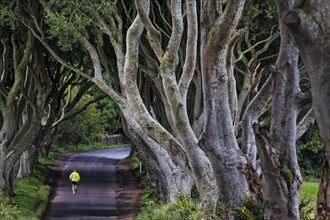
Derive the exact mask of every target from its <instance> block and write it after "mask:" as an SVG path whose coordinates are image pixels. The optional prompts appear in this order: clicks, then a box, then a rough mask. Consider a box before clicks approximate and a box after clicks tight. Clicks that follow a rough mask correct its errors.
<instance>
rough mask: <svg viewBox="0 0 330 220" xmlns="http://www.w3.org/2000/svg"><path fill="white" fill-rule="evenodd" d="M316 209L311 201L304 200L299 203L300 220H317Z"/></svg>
mask: <svg viewBox="0 0 330 220" xmlns="http://www.w3.org/2000/svg"><path fill="white" fill-rule="evenodd" d="M315 207H316V205H313V203H312V202H311V200H308V199H305V198H302V199H300V203H299V214H300V220H313V219H314V218H315Z"/></svg>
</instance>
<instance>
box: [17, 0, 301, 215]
mask: <svg viewBox="0 0 330 220" xmlns="http://www.w3.org/2000/svg"><path fill="white" fill-rule="evenodd" d="M31 2H33V3H34V4H36V5H39V4H40V5H39V6H40V8H42V10H43V13H40V10H39V8H35V7H31V5H30V4H31ZM31 2H25V3H24V4H25V6H26V7H24V9H26V10H27V11H26V13H25V14H24V15H25V17H24V21H22V22H23V23H24V25H25V26H26V27H27V28H28V29H29V31H30V32H31V33H32V34H33V36H34V37H35V38H36V39H37V40H38V41H39V42H40V43H41V44H42V45H43V46H44V47H45V48H46V49H47V50H48V52H49V53H50V54H51V55H52V56H53V57H54V59H56V60H57V61H58V62H59V63H60V64H61V65H63V68H64V67H65V68H67V69H68V70H70V71H72V72H74V73H76V74H78V75H79V76H82V77H84V78H85V79H87V80H88V81H89V82H92V83H94V84H95V85H97V86H98V87H99V88H100V89H101V90H102V91H103V92H104V93H105V94H107V95H108V96H110V97H111V98H112V99H113V100H114V101H115V102H116V103H117V104H118V106H119V108H120V110H121V114H122V116H123V118H122V120H123V127H124V130H125V132H126V135H127V136H128V137H129V138H130V139H131V141H132V143H134V144H135V145H136V147H137V148H138V155H139V157H140V159H141V160H142V161H143V162H144V163H145V164H146V166H147V168H148V174H149V176H150V177H151V178H153V180H154V181H153V182H154V183H156V187H157V191H158V192H159V194H160V197H161V198H162V199H163V201H165V202H166V201H175V199H176V195H177V194H178V193H182V192H183V193H187V194H190V193H191V189H192V187H193V185H195V186H196V188H197V190H198V192H199V196H200V198H201V205H202V206H201V207H202V210H203V212H204V214H205V216H209V215H212V214H213V213H214V211H215V209H216V206H217V205H218V204H219V203H218V202H220V203H221V205H222V206H223V208H224V210H225V217H226V218H227V219H230V218H232V217H233V208H234V207H236V206H240V205H241V204H242V202H243V201H244V195H245V194H253V193H258V192H256V191H257V190H251V189H253V188H254V187H255V186H254V185H253V184H256V183H255V182H254V179H255V177H256V176H257V175H255V171H254V169H255V168H256V159H257V156H256V146H258V153H259V156H260V158H261V166H262V169H263V171H265V173H266V174H265V178H263V182H262V184H263V189H264V195H263V196H264V199H265V201H269V205H266V206H265V207H266V213H267V216H268V217H269V218H276V216H277V217H283V218H299V214H297V210H298V201H299V200H298V198H299V197H298V194H297V192H298V190H299V185H300V173H299V169H298V167H297V161H296V155H295V140H296V123H297V122H296V118H297V114H298V108H299V101H298V100H299V99H300V98H301V97H300V96H303V95H302V94H301V92H300V91H299V87H298V86H297V84H298V82H299V72H298V69H297V68H298V67H297V61H298V51H297V49H296V48H295V47H294V45H293V44H292V42H291V41H290V40H289V39H288V36H287V32H286V31H285V30H284V29H283V26H282V25H281V34H282V35H283V39H282V45H281V51H280V55H279V57H278V61H277V62H276V65H275V67H276V68H273V69H272V68H268V69H266V68H265V66H263V64H260V62H258V57H259V56H260V55H261V54H262V53H263V51H264V50H266V49H267V48H268V46H269V44H270V43H271V42H272V41H273V40H275V39H276V37H277V35H278V34H276V32H274V33H273V32H271V34H270V35H269V38H266V39H267V40H265V41H264V47H263V48H262V49H260V50H258V49H257V46H258V45H261V42H260V43H255V44H251V41H252V40H251V39H249V36H250V35H248V34H247V33H249V31H248V30H246V29H241V30H238V31H237V26H238V23H239V20H240V17H241V15H242V12H243V8H244V4H245V1H244V0H233V1H214V0H209V1H202V2H199V1H193V0H186V1H165V2H164V1H151V2H149V1H142V0H136V1H135V5H133V4H131V2H129V3H128V2H124V1H115V2H104V1H93V2H88V1H81V2H79V1H74V2H70V3H68V2H67V1H60V0H49V1H44V0H38V1H31ZM198 9H200V11H198ZM40 15H42V17H40ZM243 36H244V40H245V42H246V44H247V48H248V49H246V50H245V51H242V50H241V49H242V48H240V44H242V41H241V39H242V37H243ZM237 42H238V44H236V43H237ZM236 45H237V46H236ZM78 48H79V49H81V48H82V50H78ZM235 48H236V49H237V54H236V55H238V57H237V59H235V58H236V57H235V54H234V53H233V51H234V49H235ZM66 51H70V54H71V56H70V57H75V56H78V54H79V53H81V54H83V57H84V58H83V59H82V63H83V65H78V64H77V62H73V61H72V60H71V59H68V57H67V56H66V54H67V53H65V52H66ZM248 52H251V56H250V55H247V53H248ZM78 57H80V56H78ZM249 58H250V60H248V59H249ZM240 60H243V63H244V64H245V65H246V73H245V75H246V77H244V83H241V81H239V80H237V78H236V77H237V75H236V74H235V73H236V72H237V71H238V72H239V67H238V65H237V62H239V61H240ZM247 60H248V61H247ZM286 62H288V64H287V63H286ZM269 70H271V71H272V72H273V73H272V74H271V75H270V76H268V75H269ZM235 71H236V72H235ZM243 72H244V71H243ZM260 73H263V74H260ZM258 74H259V75H258ZM261 75H262V77H261ZM241 78H242V77H241ZM242 81H243V80H242ZM236 82H239V85H242V84H243V85H244V86H242V87H240V86H237V84H236ZM263 83H264V84H263ZM272 84H273V85H274V86H273V87H272ZM271 92H273V95H271ZM249 95H251V96H249ZM270 100H272V103H273V107H274V106H275V107H274V108H273V109H272V110H271V111H268V112H271V113H272V116H271V126H270V128H269V129H270V136H269V138H268V137H267V135H265V134H264V133H263V132H264V131H265V128H264V127H262V128H261V129H258V126H256V130H255V131H256V133H257V141H256V140H255V136H254V133H253V130H252V125H253V124H254V123H255V122H257V121H258V118H259V117H260V115H261V114H263V110H264V108H265V107H269V106H271V104H270ZM283 109H285V110H286V111H283ZM271 113H270V114H271ZM286 113H287V114H286ZM242 120H243V121H242ZM278 122H282V123H281V124H277V123H278ZM241 124H242V130H240V129H241V128H240V125H241ZM241 132H242V133H243V136H242V142H241V144H239V142H238V139H239V138H240V134H241ZM278 137H281V138H278ZM256 144H257V145H256ZM267 144H269V145H270V146H271V148H268V147H267V146H268V145H267ZM267 149H271V151H269V150H267ZM273 152H274V153H275V155H270V153H273ZM267 172H268V173H267ZM269 172H270V173H276V174H279V176H278V178H277V179H276V178H274V177H273V176H272V175H268V174H269ZM155 177H158V179H157V178H155ZM156 179H157V180H156ZM272 184H274V187H276V191H275V192H277V193H279V194H280V195H281V197H280V198H281V200H280V202H276V201H274V199H275V197H274V195H273V194H272V193H273V192H272V191H269V190H268V189H270V188H267V187H269V186H270V185H272ZM256 185H257V184H256ZM254 191H255V192H254ZM270 204H275V205H276V207H275V209H273V208H272V207H271V205H270ZM279 207H280V208H281V210H282V209H283V210H284V211H283V215H280V216H278V215H279V213H276V212H278V209H279Z"/></svg>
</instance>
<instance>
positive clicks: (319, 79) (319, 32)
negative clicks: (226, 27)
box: [278, 0, 330, 219]
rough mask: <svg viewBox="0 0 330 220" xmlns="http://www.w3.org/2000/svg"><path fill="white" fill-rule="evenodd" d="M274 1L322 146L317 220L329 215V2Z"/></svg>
mask: <svg viewBox="0 0 330 220" xmlns="http://www.w3.org/2000/svg"><path fill="white" fill-rule="evenodd" d="M286 2H287V1H283V2H282V1H278V6H279V7H282V8H283V11H284V13H283V14H281V20H282V21H283V22H284V24H285V25H286V27H287V29H288V30H289V33H290V34H291V36H292V38H293V39H294V41H295V42H296V44H297V46H298V48H299V50H300V53H301V57H302V60H303V62H304V64H305V66H306V70H307V73H308V76H309V79H310V82H311V88H312V102H313V108H314V111H315V116H316V121H317V123H318V127H319V129H320V136H321V138H322V139H323V142H324V144H325V163H324V168H323V175H322V178H321V182H320V187H319V193H318V201H317V216H316V218H317V219H327V218H329V215H330V211H329V210H330V196H329V195H330V181H329V180H330V107H329V106H330V75H329V71H330V62H329V60H330V38H329V35H330V2H329V1H328V0H310V1H295V4H294V7H293V8H290V7H286V6H287V5H286V4H285V3H286Z"/></svg>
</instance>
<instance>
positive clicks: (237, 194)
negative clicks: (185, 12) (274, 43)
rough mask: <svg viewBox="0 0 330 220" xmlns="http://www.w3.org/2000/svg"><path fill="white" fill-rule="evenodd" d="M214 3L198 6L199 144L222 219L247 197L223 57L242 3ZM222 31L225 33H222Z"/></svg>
mask: <svg viewBox="0 0 330 220" xmlns="http://www.w3.org/2000/svg"><path fill="white" fill-rule="evenodd" d="M214 3H215V2H214V1H203V2H202V3H201V4H202V6H201V21H200V22H201V23H200V24H201V69H202V77H203V79H202V80H203V94H204V97H203V99H204V113H203V114H204V127H203V128H204V129H203V133H202V135H201V138H200V141H199V144H200V145H202V146H203V149H204V150H205V152H206V154H207V156H208V158H209V159H210V162H211V164H212V167H213V170H214V174H215V178H216V180H217V185H218V188H219V190H220V202H221V203H222V205H223V207H224V208H225V217H226V218H227V219H229V218H231V217H232V215H233V213H232V210H231V208H232V207H233V206H240V205H241V204H242V202H243V201H244V194H248V186H247V181H246V178H245V175H244V168H245V163H246V161H245V159H244V158H243V157H242V156H241V152H240V149H239V148H238V144H237V141H236V137H235V133H234V127H233V119H232V117H231V112H230V107H229V94H228V73H227V68H226V55H227V46H228V42H229V38H230V37H231V35H232V34H233V33H234V31H235V28H236V25H237V23H238V21H239V19H240V16H241V13H242V10H243V6H244V3H245V1H240V0H234V1H229V2H226V4H223V5H222V4H219V7H218V8H215V7H214ZM224 30H225V31H224Z"/></svg>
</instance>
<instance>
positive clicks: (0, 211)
mask: <svg viewBox="0 0 330 220" xmlns="http://www.w3.org/2000/svg"><path fill="white" fill-rule="evenodd" d="M42 161H43V162H45V160H42ZM47 164H50V162H49V161H48V162H47ZM47 170H48V168H47V167H46V166H45V165H42V164H40V163H38V164H37V165H36V167H35V169H34V171H33V174H31V175H30V176H28V177H26V178H23V179H21V180H19V181H16V182H15V184H14V187H15V192H16V195H15V196H14V197H13V198H10V199H9V198H3V197H2V196H1V195H0V219H2V220H14V219H15V220H17V219H18V220H20V219H22V220H23V219H29V220H38V219H40V218H41V216H42V214H43V212H44V210H45V209H46V205H47V202H48V196H49V193H50V187H49V186H48V185H44V184H43V183H44V182H45V179H46V175H47Z"/></svg>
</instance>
